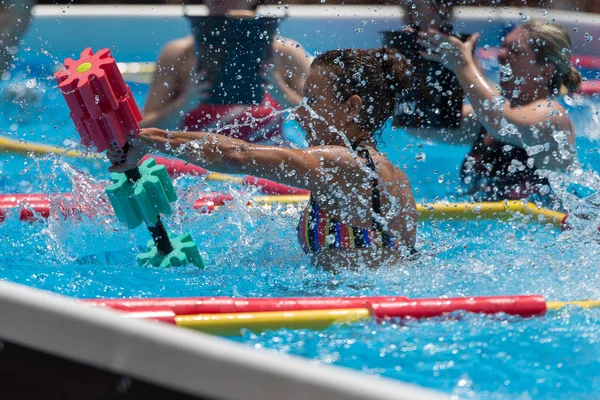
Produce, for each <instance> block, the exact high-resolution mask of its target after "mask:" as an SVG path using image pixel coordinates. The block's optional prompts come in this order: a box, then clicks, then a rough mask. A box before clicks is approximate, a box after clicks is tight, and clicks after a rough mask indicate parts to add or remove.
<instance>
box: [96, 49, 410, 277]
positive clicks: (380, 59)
mask: <svg viewBox="0 0 600 400" xmlns="http://www.w3.org/2000/svg"><path fill="white" fill-rule="evenodd" d="M406 67H407V65H406V61H405V60H403V59H402V58H397V57H396V56H395V55H394V54H393V52H390V51H388V50H386V49H374V50H334V51H328V52H326V53H324V54H321V55H320V56H318V57H317V58H316V59H315V60H314V62H313V63H312V65H311V68H310V72H309V74H308V77H307V80H306V84H305V85H304V97H305V99H304V102H303V106H302V107H300V109H299V110H298V112H297V114H298V117H299V120H300V123H301V124H302V126H303V127H304V129H305V130H306V131H307V141H308V143H309V147H308V148H306V149H302V150H295V149H287V148H280V147H273V146H260V145H256V144H250V143H247V142H244V141H241V140H235V139H231V138H228V137H225V136H223V135H219V134H211V133H205V132H166V131H163V130H159V129H144V130H142V133H141V135H140V136H139V137H138V138H137V139H135V140H134V141H133V143H132V145H131V149H130V150H129V152H128V153H127V154H124V153H122V152H121V151H120V150H113V151H109V153H108V155H109V157H110V159H111V160H112V162H113V167H112V170H113V171H124V170H127V169H130V168H131V167H132V166H134V165H136V164H137V162H138V161H139V160H140V158H141V157H142V156H143V155H144V154H146V153H147V152H150V151H154V150H158V151H161V152H163V153H167V154H170V155H174V156H177V157H179V158H181V159H183V160H186V161H189V162H191V163H195V164H198V165H202V166H203V167H206V168H209V169H211V170H214V171H218V172H223V173H233V174H239V173H246V174H251V175H254V176H258V177H262V178H266V179H271V180H275V181H278V182H281V183H283V184H287V185H292V186H296V187H300V188H304V189H308V190H310V191H311V198H310V202H309V204H308V205H307V207H306V209H305V210H304V212H303V214H302V216H301V219H300V223H299V225H298V239H299V241H300V244H301V246H302V248H303V249H304V251H305V252H306V253H308V254H311V256H312V260H313V262H314V263H317V264H318V265H321V266H323V267H326V268H339V267H350V268H355V267H360V266H366V267H377V266H379V265H381V264H382V263H385V264H397V263H400V262H401V261H402V260H403V259H404V257H405V256H406V255H408V254H410V253H411V252H412V250H413V248H414V245H415V237H416V223H417V212H416V206H415V203H414V199H413V195H412V191H411V187H410V183H409V181H408V179H407V177H406V175H405V174H404V173H403V172H402V171H401V170H399V169H398V168H396V167H395V166H394V165H392V164H391V162H390V161H389V160H388V159H387V158H386V157H385V156H384V155H383V154H381V153H379V152H378V151H377V145H376V140H375V136H376V134H377V133H378V132H379V131H380V130H381V128H382V127H383V125H384V123H385V122H386V121H387V120H388V119H389V118H390V117H391V116H392V114H393V111H394V104H395V101H396V95H395V93H396V91H397V90H404V89H407V83H408V80H407V79H406Z"/></svg>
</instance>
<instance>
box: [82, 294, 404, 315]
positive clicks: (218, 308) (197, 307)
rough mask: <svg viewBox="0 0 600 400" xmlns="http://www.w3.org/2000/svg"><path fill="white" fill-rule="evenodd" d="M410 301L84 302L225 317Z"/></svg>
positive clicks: (220, 299) (208, 299) (207, 299)
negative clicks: (223, 314) (236, 314)
mask: <svg viewBox="0 0 600 400" xmlns="http://www.w3.org/2000/svg"><path fill="white" fill-rule="evenodd" d="M399 300H406V297H401V296H381V297H380V296H375V297H299V298H293V297H292V298H231V297H199V298H190V297H188V298H185V297H184V298H162V299H105V300H82V302H83V303H84V304H87V305H92V306H98V307H110V308H112V309H116V310H120V311H128V312H136V313H139V312H168V311H171V312H173V313H175V315H194V314H221V313H240V312H263V311H294V310H296V311H297V310H326V309H340V308H364V307H368V305H369V303H371V302H395V301H399Z"/></svg>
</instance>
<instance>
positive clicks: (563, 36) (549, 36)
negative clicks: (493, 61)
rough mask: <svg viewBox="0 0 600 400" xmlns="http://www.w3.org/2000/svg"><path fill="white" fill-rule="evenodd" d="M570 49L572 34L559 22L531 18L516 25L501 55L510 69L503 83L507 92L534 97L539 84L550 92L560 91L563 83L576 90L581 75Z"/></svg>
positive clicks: (505, 39) (506, 39)
mask: <svg viewBox="0 0 600 400" xmlns="http://www.w3.org/2000/svg"><path fill="white" fill-rule="evenodd" d="M571 52H572V44H571V38H570V37H569V34H568V33H567V31H566V30H565V29H564V28H563V27H562V26H560V25H558V24H554V23H547V22H543V21H535V20H530V21H527V22H525V23H524V24H523V25H521V26H519V27H517V28H515V29H513V30H512V31H511V32H509V33H508V35H506V37H505V38H504V43H503V46H502V50H501V51H500V54H499V56H498V61H499V62H500V63H501V64H504V65H505V66H507V67H508V68H507V70H508V71H509V73H508V75H507V76H505V77H504V78H503V79H501V83H500V84H501V86H502V89H503V91H504V95H505V96H507V97H508V98H509V99H510V98H512V97H521V98H527V97H529V96H533V97H534V98H535V97H537V96H535V93H534V92H535V91H536V90H537V88H538V87H540V86H541V87H545V88H548V89H549V91H550V94H557V93H558V90H559V89H560V87H561V86H563V85H564V86H565V87H566V88H567V89H568V90H569V91H570V92H572V91H575V90H577V88H578V86H579V84H580V83H581V75H580V74H579V71H577V69H576V68H575V67H574V66H573V65H571V61H570V59H571Z"/></svg>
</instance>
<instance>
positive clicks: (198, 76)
mask: <svg viewBox="0 0 600 400" xmlns="http://www.w3.org/2000/svg"><path fill="white" fill-rule="evenodd" d="M211 89H212V83H211V82H208V81H207V80H206V71H204V70H200V71H198V72H193V71H192V72H191V73H190V79H189V81H188V82H187V84H186V86H185V88H184V92H183V95H182V97H183V104H182V109H183V111H184V112H189V111H192V110H193V109H195V108H196V107H198V106H199V105H200V104H201V103H202V102H204V101H206V100H208V99H209V98H210V95H211Z"/></svg>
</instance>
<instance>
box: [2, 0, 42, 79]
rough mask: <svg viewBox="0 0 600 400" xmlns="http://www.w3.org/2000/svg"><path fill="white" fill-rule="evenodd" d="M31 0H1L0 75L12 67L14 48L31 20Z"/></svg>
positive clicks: (32, 4)
mask: <svg viewBox="0 0 600 400" xmlns="http://www.w3.org/2000/svg"><path fill="white" fill-rule="evenodd" d="M34 5H35V1H33V0H12V1H3V2H2V3H1V4H0V75H3V74H4V72H6V71H10V70H11V69H12V68H13V67H14V64H13V62H14V60H15V55H16V49H17V47H18V46H19V45H20V40H21V38H22V37H23V35H24V34H25V32H26V31H27V27H28V26H29V24H30V22H31V10H32V9H33V6H34Z"/></svg>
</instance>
